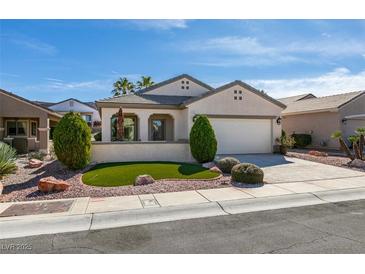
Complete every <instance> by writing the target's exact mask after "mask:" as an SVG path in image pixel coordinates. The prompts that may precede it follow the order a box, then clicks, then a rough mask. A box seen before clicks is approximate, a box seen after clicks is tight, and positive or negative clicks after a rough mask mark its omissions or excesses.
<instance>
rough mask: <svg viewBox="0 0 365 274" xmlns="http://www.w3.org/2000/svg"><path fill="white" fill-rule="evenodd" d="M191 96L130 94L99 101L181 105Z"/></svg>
mask: <svg viewBox="0 0 365 274" xmlns="http://www.w3.org/2000/svg"><path fill="white" fill-rule="evenodd" d="M190 98H192V97H190V96H174V95H155V94H128V95H121V96H116V97H110V98H106V99H103V100H99V101H97V103H104V102H105V103H121V104H149V105H181V104H182V103H184V102H185V101H187V100H189V99H190Z"/></svg>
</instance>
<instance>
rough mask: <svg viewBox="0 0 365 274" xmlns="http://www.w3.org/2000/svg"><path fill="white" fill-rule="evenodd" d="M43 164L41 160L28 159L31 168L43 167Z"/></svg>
mask: <svg viewBox="0 0 365 274" xmlns="http://www.w3.org/2000/svg"><path fill="white" fill-rule="evenodd" d="M42 165H43V162H42V161H41V160H37V159H30V160H29V161H28V167H29V168H38V167H41V166H42Z"/></svg>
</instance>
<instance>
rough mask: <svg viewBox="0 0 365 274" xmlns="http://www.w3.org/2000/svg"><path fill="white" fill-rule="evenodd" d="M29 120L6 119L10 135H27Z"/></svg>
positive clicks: (7, 130)
mask: <svg viewBox="0 0 365 274" xmlns="http://www.w3.org/2000/svg"><path fill="white" fill-rule="evenodd" d="M27 126H28V123H27V121H21V120H18V121H6V132H7V135H8V136H27V135H28V133H27V132H28V131H27V130H28V127H27Z"/></svg>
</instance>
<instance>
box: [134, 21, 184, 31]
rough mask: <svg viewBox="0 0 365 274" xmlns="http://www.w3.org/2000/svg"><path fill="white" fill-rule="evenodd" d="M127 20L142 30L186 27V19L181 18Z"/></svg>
mask: <svg viewBox="0 0 365 274" xmlns="http://www.w3.org/2000/svg"><path fill="white" fill-rule="evenodd" d="M129 22H130V23H132V24H133V25H135V26H137V27H139V28H140V29H143V30H146V29H156V30H169V29H185V28H187V27H188V25H187V20H182V19H174V20H172V19H150V20H130V21H129Z"/></svg>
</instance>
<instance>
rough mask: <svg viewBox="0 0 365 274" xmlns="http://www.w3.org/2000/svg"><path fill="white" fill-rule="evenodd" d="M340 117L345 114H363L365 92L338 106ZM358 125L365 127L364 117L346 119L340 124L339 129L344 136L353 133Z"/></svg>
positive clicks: (364, 110)
mask: <svg viewBox="0 0 365 274" xmlns="http://www.w3.org/2000/svg"><path fill="white" fill-rule="evenodd" d="M339 112H340V119H341V120H342V119H344V118H345V117H346V116H350V115H359V114H363V115H364V114H365V94H364V95H362V96H360V97H358V98H357V99H355V100H353V101H351V102H349V103H348V104H346V105H344V106H343V107H341V108H340V111H339ZM359 127H365V118H363V119H348V120H346V121H345V122H344V123H342V125H341V130H342V132H343V135H344V136H345V137H348V136H350V135H354V134H355V130H356V129H357V128H359Z"/></svg>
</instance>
